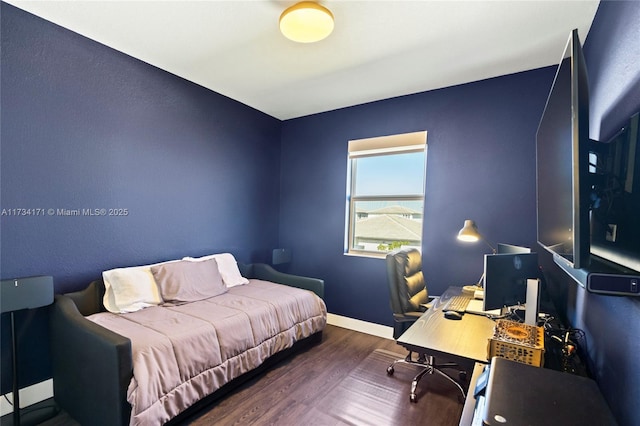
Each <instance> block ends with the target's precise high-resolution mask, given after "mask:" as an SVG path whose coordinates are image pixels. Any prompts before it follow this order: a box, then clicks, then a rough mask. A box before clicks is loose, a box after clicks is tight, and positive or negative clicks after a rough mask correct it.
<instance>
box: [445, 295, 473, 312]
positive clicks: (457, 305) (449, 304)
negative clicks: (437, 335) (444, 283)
mask: <svg viewBox="0 0 640 426" xmlns="http://www.w3.org/2000/svg"><path fill="white" fill-rule="evenodd" d="M470 300H471V298H470V297H469V296H464V295H458V296H453V297H452V298H451V299H449V300H447V301H446V302H445V303H444V306H443V307H442V310H443V311H456V312H460V313H464V312H465V311H466V310H467V305H468V304H469V301H470Z"/></svg>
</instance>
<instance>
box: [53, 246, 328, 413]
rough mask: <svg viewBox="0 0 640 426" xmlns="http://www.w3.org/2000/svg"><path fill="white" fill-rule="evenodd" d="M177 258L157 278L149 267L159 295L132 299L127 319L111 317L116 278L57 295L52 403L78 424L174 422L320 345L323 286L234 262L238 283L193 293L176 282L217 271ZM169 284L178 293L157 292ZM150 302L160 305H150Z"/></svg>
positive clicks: (262, 266)
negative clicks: (285, 359) (304, 349)
mask: <svg viewBox="0 0 640 426" xmlns="http://www.w3.org/2000/svg"><path fill="white" fill-rule="evenodd" d="M202 259H204V258H202ZM185 260H187V259H182V261H181V262H179V261H176V263H171V264H170V265H166V264H167V263H170V262H165V263H164V264H162V265H163V266H162V267H161V268H160V269H161V271H160V272H164V273H165V275H164V276H163V275H162V274H161V273H160V272H159V271H158V268H157V267H156V266H154V265H151V266H154V269H153V272H154V274H155V275H154V278H155V282H156V283H157V287H158V288H160V290H159V292H160V295H158V294H156V295H152V294H151V293H149V294H147V295H145V296H144V297H140V296H137V297H134V298H132V299H131V300H129V302H131V301H133V302H132V303H130V305H128V306H134V307H135V309H133V308H131V309H130V310H131V311H130V312H129V311H126V309H125V311H117V310H118V309H116V311H117V312H113V309H112V308H113V306H110V303H112V302H114V298H113V295H110V293H113V292H114V290H115V289H116V287H117V280H113V279H112V278H113V277H110V276H108V275H106V274H105V273H103V278H102V279H100V280H96V281H93V282H92V283H91V284H90V285H89V286H88V287H87V288H85V289H84V290H82V291H79V292H75V293H68V294H65V295H56V297H55V303H54V305H53V308H52V314H51V328H52V362H53V380H54V398H55V400H56V403H57V404H58V405H59V406H60V407H61V408H62V409H64V410H65V411H67V412H68V413H69V414H70V415H71V416H72V417H73V418H74V419H75V420H77V421H78V422H80V423H81V424H92V425H119V424H133V425H149V424H154V425H155V424H166V423H176V422H177V421H179V420H180V419H182V418H185V416H187V415H188V414H189V413H193V412H194V411H195V410H197V409H198V408H200V407H202V406H203V405H208V404H211V403H212V402H213V401H215V400H216V399H218V398H219V397H220V396H222V395H224V394H225V393H227V392H229V391H230V390H232V389H233V388H235V387H236V386H237V385H238V384H239V383H242V382H243V381H245V380H246V379H248V378H250V377H252V376H253V375H255V374H257V373H259V372H260V371H263V370H264V369H266V368H268V367H269V366H271V365H272V364H273V363H275V362H277V361H278V360H279V359H281V358H282V357H284V356H287V355H289V354H290V353H292V352H294V351H296V350H298V349H300V348H301V347H307V346H308V345H310V344H313V343H315V342H317V341H319V339H321V333H322V330H323V328H324V327H325V325H326V307H325V304H324V302H323V301H322V297H323V296H324V282H323V281H322V280H319V279H314V278H307V277H300V276H295V275H290V274H284V273H280V272H277V271H276V270H274V269H273V268H271V267H270V266H268V265H265V264H249V265H243V264H235V262H234V265H237V271H238V274H237V276H238V277H239V279H240V278H241V279H242V280H243V282H242V285H233V286H229V287H227V286H224V287H225V288H224V289H221V288H218V289H215V290H211V289H210V287H212V286H211V285H209V284H207V286H206V291H204V293H203V294H201V293H202V290H201V288H202V285H200V284H198V286H190V285H185V284H184V283H185V282H189V279H190V278H189V274H190V273H191V271H192V270H194V268H200V269H199V272H198V273H201V272H202V271H204V270H206V271H207V274H208V273H209V272H211V270H212V269H211V268H213V266H212V265H216V263H215V262H213V263H209V266H206V265H205V262H199V264H196V263H198V262H191V263H189V262H186V263H185ZM191 260H194V259H191ZM218 263H221V262H220V259H218ZM158 265H160V264H158ZM207 267H209V269H208V270H207V269H206V268H207ZM163 268H164V269H163ZM181 268H182V269H181ZM184 268H189V269H188V270H187V271H188V272H187V273H185V272H184ZM144 271H145V273H147V275H148V270H146V269H145V270H144ZM166 271H169V272H166ZM176 271H177V272H176ZM139 272H140V271H136V273H139ZM156 272H158V273H157V274H156ZM220 272H223V271H222V270H221V271H220ZM221 275H224V274H223V273H221ZM195 276H196V277H197V278H198V281H199V282H201V281H202V276H203V275H202V274H200V275H198V274H196V275H195ZM167 277H168V279H166V278H167ZM191 278H193V274H192V276H191ZM221 278H222V277H221ZM224 278H226V277H224ZM176 279H179V281H180V283H181V285H179V286H175V285H173V287H172V286H171V285H168V284H166V282H173V283H175V282H176ZM163 280H164V281H166V282H165V283H164V284H163ZM223 281H225V282H226V280H223ZM194 288H195V290H194ZM172 292H173V293H172ZM216 292H219V293H218V294H216ZM116 294H117V293H116ZM176 294H177V296H176ZM158 296H160V297H159V299H160V300H161V302H160V303H155V302H153V300H151V299H154V298H155V299H157V298H158ZM145 298H146V299H145ZM141 300H142V301H141ZM118 301H122V298H118ZM118 306H119V307H122V306H123V305H118ZM127 309H128V308H127Z"/></svg>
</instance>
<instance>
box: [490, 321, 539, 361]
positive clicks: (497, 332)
mask: <svg viewBox="0 0 640 426" xmlns="http://www.w3.org/2000/svg"><path fill="white" fill-rule="evenodd" d="M488 349H489V358H488V359H491V358H493V357H494V356H497V357H501V358H507V359H510V360H512V361H517V362H521V363H523V364H528V365H533V366H536V367H542V364H543V363H544V329H543V328H542V327H534V326H532V325H527V324H522V323H519V322H515V321H509V320H497V321H496V326H495V328H494V329H493V336H492V337H491V338H490V339H489V348H488Z"/></svg>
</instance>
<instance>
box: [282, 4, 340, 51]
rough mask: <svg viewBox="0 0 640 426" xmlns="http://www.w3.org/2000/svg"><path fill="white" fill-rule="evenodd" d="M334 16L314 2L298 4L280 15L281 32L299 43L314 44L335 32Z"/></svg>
mask: <svg viewBox="0 0 640 426" xmlns="http://www.w3.org/2000/svg"><path fill="white" fill-rule="evenodd" d="M333 26H334V23H333V14H332V13H331V12H330V11H329V9H327V8H326V7H324V6H321V5H319V4H318V3H315V2H312V1H303V2H300V3H296V4H294V5H293V6H291V7H289V8H288V9H286V10H285V11H284V12H282V15H280V31H281V32H282V34H284V36H285V37H287V38H288V39H290V40H293V41H296V42H298V43H314V42H316V41H320V40H322V39H324V38H326V37H327V36H328V35H329V34H331V32H332V31H333Z"/></svg>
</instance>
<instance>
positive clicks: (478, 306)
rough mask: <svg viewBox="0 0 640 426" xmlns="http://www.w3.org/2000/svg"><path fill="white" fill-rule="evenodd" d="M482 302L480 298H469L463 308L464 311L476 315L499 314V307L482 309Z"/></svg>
mask: <svg viewBox="0 0 640 426" xmlns="http://www.w3.org/2000/svg"><path fill="white" fill-rule="evenodd" d="M483 304H484V302H483V301H482V300H478V299H471V300H469V304H468V305H467V309H465V312H467V313H469V314H476V315H500V309H492V310H490V311H484V310H483V309H482V305H483Z"/></svg>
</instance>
